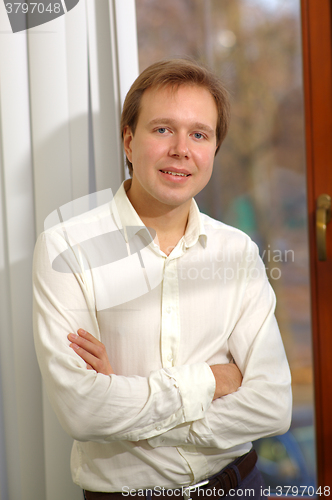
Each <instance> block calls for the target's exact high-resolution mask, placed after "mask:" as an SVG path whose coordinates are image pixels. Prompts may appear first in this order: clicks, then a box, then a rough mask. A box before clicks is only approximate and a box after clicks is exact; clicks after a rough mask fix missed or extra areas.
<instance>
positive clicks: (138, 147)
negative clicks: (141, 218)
mask: <svg viewBox="0 0 332 500" xmlns="http://www.w3.org/2000/svg"><path fill="white" fill-rule="evenodd" d="M217 118H218V112H217V106H216V103H215V101H214V99H213V97H212V95H211V94H210V93H209V91H208V90H206V89H205V88H203V87H198V86H192V85H182V86H180V87H178V88H177V89H173V90H172V89H171V88H169V87H166V88H160V89H148V90H146V91H145V92H144V94H143V96H142V100H141V108H140V114H139V118H138V122H137V127H136V130H135V134H134V135H133V134H132V132H131V130H130V128H129V127H127V128H126V129H125V132H124V147H125V151H126V154H127V157H128V159H129V161H130V162H131V163H132V164H133V179H132V184H131V188H130V194H131V195H133V196H134V195H135V197H136V200H138V199H139V200H140V203H149V206H151V209H153V207H156V208H157V209H158V208H162V206H163V207H164V208H165V207H166V208H167V207H169V208H170V207H176V206H180V205H184V204H187V205H188V207H189V204H190V200H191V198H192V197H193V196H195V195H196V194H197V193H198V192H199V191H201V190H202V189H203V188H204V186H205V185H206V184H207V183H208V181H209V179H210V177H211V174H212V167H213V160H214V155H215V151H216V126H217ZM176 174H180V175H176Z"/></svg>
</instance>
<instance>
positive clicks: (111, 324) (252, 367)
mask: <svg viewBox="0 0 332 500" xmlns="http://www.w3.org/2000/svg"><path fill="white" fill-rule="evenodd" d="M227 125H228V100H227V93H226V91H225V89H224V88H223V87H222V85H221V83H220V82H219V80H218V79H217V78H216V77H215V76H214V75H213V74H211V73H210V72H209V71H207V70H206V69H205V68H202V67H201V66H200V65H198V64H196V63H194V62H191V61H187V60H170V61H164V62H161V63H156V64H154V65H152V66H151V67H149V68H147V70H145V71H144V72H143V73H142V74H141V75H140V76H139V77H138V79H137V80H136V81H135V82H134V84H133V86H132V88H131V89H130V91H129V93H128V95H127V98H126V101H125V103H124V109H123V113H122V125H121V126H122V137H123V144H124V149H125V153H126V156H127V163H128V165H129V168H130V171H131V174H132V179H131V180H128V181H126V182H125V183H124V184H123V185H122V186H121V188H120V189H119V191H118V192H117V193H116V195H115V197H114V199H113V200H112V202H111V204H107V205H104V206H102V207H99V208H98V209H96V210H92V211H91V212H88V213H86V214H84V215H83V216H81V217H80V218H78V219H77V218H76V219H75V218H74V219H73V220H70V221H68V222H67V223H66V224H64V225H60V226H56V227H55V228H54V229H53V230H51V231H47V232H45V233H44V234H43V235H42V236H41V237H40V238H39V241H38V243H37V246H36V251H35V265H34V290H35V308H34V310H35V314H34V317H35V343H36V350H37V355H38V359H39V363H40V367H41V371H42V374H43V377H44V381H45V383H46V387H47V390H48V393H49V395H50V399H51V402H52V404H53V407H54V409H55V411H56V413H57V415H58V418H59V420H60V422H61V424H62V425H63V427H64V429H65V430H66V431H67V432H68V433H69V434H70V435H71V436H72V437H73V438H74V439H75V442H74V446H73V451H72V459H71V468H72V475H73V480H74V482H75V483H77V484H79V485H80V486H81V487H82V488H83V489H84V490H85V497H86V498H87V500H90V499H95V498H99V499H114V500H117V499H118V498H121V497H122V496H129V497H130V496H134V494H135V492H136V495H139V496H142V495H146V496H147V497H149V498H150V497H151V495H152V496H153V497H154V496H173V497H174V496H179V495H180V494H181V495H182V493H185V495H187V494H188V492H189V497H191V498H193V499H195V498H199V496H205V497H207V496H214V497H215V498H216V497H220V496H222V495H223V493H224V494H226V495H227V494H228V495H229V497H232V498H237V497H240V496H241V497H242V496H243V495H244V491H245V490H246V489H248V492H249V493H248V495H250V496H251V497H253V493H252V492H253V490H254V491H255V498H260V497H261V496H262V482H261V477H260V474H259V472H258V471H257V469H256V467H255V461H256V459H255V455H254V452H250V450H251V447H252V445H251V440H254V439H258V438H260V437H262V436H267V435H272V434H277V433H283V432H286V430H287V429H288V427H289V423H290V414H291V391H290V374H289V368H288V364H287V361H286V357H285V353H284V349H283V345H282V341H281V338H280V334H279V330H278V327H277V324H276V321H275V318H274V308H275V297H274V294H273V291H272V289H271V287H270V285H269V283H268V280H267V278H266V275H265V271H264V265H263V263H262V262H261V260H260V258H259V256H258V251H257V247H256V245H255V244H254V243H253V242H252V241H251V240H250V238H249V237H248V236H246V235H245V234H243V233H242V232H240V231H238V230H236V229H234V228H230V227H228V226H226V225H224V224H222V223H221V222H218V221H215V220H212V219H211V218H209V217H207V216H205V215H203V214H200V212H199V210H198V208H197V205H196V204H195V202H194V200H193V197H194V196H195V195H196V194H197V193H198V192H199V191H201V190H202V189H203V188H204V187H205V185H206V184H207V182H208V181H209V179H210V177H211V173H212V168H213V160H214V156H215V154H216V152H217V151H218V149H219V147H220V144H221V142H222V140H223V138H224V136H225V134H226V131H227ZM112 242H113V243H112ZM121 245H122V247H121ZM113 247H116V249H115V250H114V248H113ZM120 247H121V248H125V249H127V250H128V252H127V253H126V258H123V257H124V254H123V253H121V252H120V250H119V249H120ZM54 255H57V257H56V258H54V259H53V257H54ZM105 256H106V257H105ZM59 259H60V260H59ZM105 259H106V260H105ZM107 259H108V260H107ZM68 339H69V342H68ZM242 377H243V378H242ZM207 480H209V481H208V482H207V483H205V481H207ZM202 481H204V484H201V482H202ZM190 485H196V491H189V490H188V489H187V490H186V489H185V488H186V487H188V486H190ZM197 485H198V486H197ZM181 488H184V489H183V490H181ZM237 492H238V493H237ZM187 497H188V495H187ZM226 498H227V496H226Z"/></svg>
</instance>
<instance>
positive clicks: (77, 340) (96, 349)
mask: <svg viewBox="0 0 332 500" xmlns="http://www.w3.org/2000/svg"><path fill="white" fill-rule="evenodd" d="M89 335H90V334H89ZM91 337H92V335H91ZM93 338H94V337H93ZM68 339H69V340H70V341H71V342H73V344H76V345H78V346H79V347H81V348H82V349H84V350H85V351H87V352H89V353H90V354H93V356H95V357H96V358H99V359H100V358H101V356H102V355H103V344H102V343H101V342H99V340H97V339H95V340H97V343H96V342H91V341H90V340H89V339H88V338H85V337H82V336H80V335H77V334H76V333H70V334H69V335H68Z"/></svg>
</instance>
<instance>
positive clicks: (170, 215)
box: [127, 188, 191, 255]
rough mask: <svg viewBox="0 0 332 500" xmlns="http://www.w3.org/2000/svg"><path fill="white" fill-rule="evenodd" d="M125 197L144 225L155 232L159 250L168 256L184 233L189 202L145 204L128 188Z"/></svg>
mask: <svg viewBox="0 0 332 500" xmlns="http://www.w3.org/2000/svg"><path fill="white" fill-rule="evenodd" d="M127 196H128V198H129V200H130V202H131V204H132V205H133V207H134V208H135V210H136V212H137V213H138V215H139V217H140V218H141V219H142V221H143V222H144V224H145V225H146V226H147V227H151V228H152V229H154V230H155V231H156V233H157V236H158V241H159V246H160V249H161V250H162V251H163V252H164V253H166V255H169V254H170V252H171V251H172V250H173V248H174V247H175V246H176V244H177V243H178V241H179V240H180V239H181V238H182V236H183V235H184V233H185V230H186V226H187V222H188V216H189V209H190V204H191V200H188V202H186V203H184V204H182V205H179V206H169V205H163V204H161V203H151V202H149V203H146V202H145V200H142V199H139V197H136V196H135V192H134V191H132V190H131V189H130V188H129V190H128V191H127Z"/></svg>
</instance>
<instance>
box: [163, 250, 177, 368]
mask: <svg viewBox="0 0 332 500" xmlns="http://www.w3.org/2000/svg"><path fill="white" fill-rule="evenodd" d="M179 313H180V311H179V287H178V274H177V260H176V259H166V260H165V265H164V274H163V287H162V317H161V357H162V365H163V367H164V368H170V367H172V366H174V360H175V357H176V353H177V349H178V345H179V342H180V317H179Z"/></svg>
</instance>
